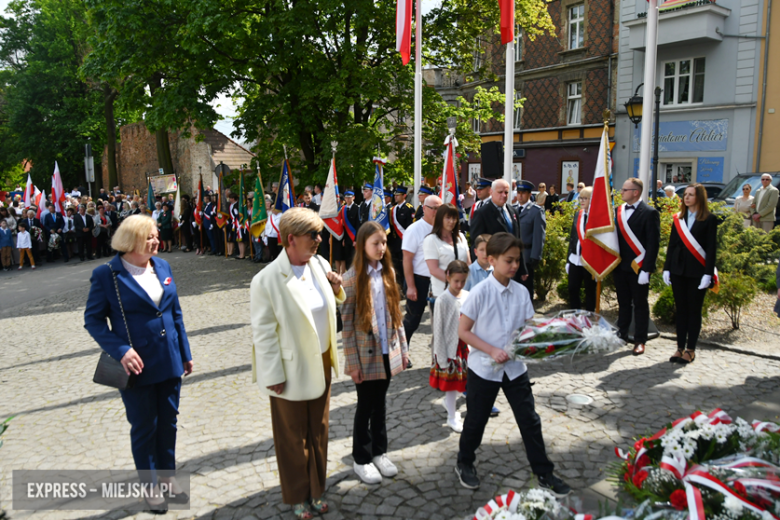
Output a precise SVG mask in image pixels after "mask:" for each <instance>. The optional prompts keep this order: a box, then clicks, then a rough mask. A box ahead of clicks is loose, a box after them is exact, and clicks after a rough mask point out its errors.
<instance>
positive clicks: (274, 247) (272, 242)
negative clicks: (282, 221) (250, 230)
mask: <svg viewBox="0 0 780 520" xmlns="http://www.w3.org/2000/svg"><path fill="white" fill-rule="evenodd" d="M268 251H269V252H270V253H271V262H273V261H274V260H276V257H277V256H279V253H281V252H282V248H281V246H280V245H279V239H278V238H276V237H268Z"/></svg>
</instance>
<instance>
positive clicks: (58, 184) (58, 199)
mask: <svg viewBox="0 0 780 520" xmlns="http://www.w3.org/2000/svg"><path fill="white" fill-rule="evenodd" d="M51 200H52V202H53V203H54V211H55V212H57V213H59V214H61V215H64V214H65V210H64V209H63V204H64V203H65V200H66V199H65V189H64V188H63V187H62V177H61V176H60V167H59V166H58V165H57V161H54V174H53V175H52V177H51Z"/></svg>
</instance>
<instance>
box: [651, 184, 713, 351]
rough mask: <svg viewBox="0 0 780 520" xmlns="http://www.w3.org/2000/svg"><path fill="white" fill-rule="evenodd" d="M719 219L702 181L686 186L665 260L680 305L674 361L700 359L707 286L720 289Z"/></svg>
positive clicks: (667, 276)
mask: <svg viewBox="0 0 780 520" xmlns="http://www.w3.org/2000/svg"><path fill="white" fill-rule="evenodd" d="M717 240H718V220H717V219H716V218H715V216H714V215H713V214H712V213H710V210H709V208H708V207H707V191H706V189H705V188H704V186H702V185H701V184H691V185H689V186H688V187H687V188H685V194H684V195H683V200H682V204H681V205H680V213H679V214H677V215H675V216H674V222H673V225H672V233H671V235H670V236H669V247H668V248H667V250H666V262H665V263H664V273H663V277H664V282H665V283H666V285H671V286H672V292H673V293H674V304H675V308H676V309H677V317H676V320H677V352H675V353H674V355H672V357H671V358H669V361H671V362H672V363H681V364H684V365H687V364H689V363H692V362H693V360H694V359H696V342H697V341H698V339H699V333H700V332H701V311H702V307H703V305H704V296H705V295H706V294H707V290H708V289H710V288H713V290H714V291H717V284H718V275H717V270H716V269H715V256H716V255H717V248H718V244H717Z"/></svg>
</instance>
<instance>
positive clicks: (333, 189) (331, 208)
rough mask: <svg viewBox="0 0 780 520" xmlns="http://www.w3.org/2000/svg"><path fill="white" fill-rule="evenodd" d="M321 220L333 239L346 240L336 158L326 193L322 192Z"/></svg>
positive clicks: (331, 167)
mask: <svg viewBox="0 0 780 520" xmlns="http://www.w3.org/2000/svg"><path fill="white" fill-rule="evenodd" d="M320 218H321V219H322V222H323V224H325V229H327V230H328V231H329V232H330V234H331V235H333V238H335V239H336V240H341V239H342V238H344V222H342V220H341V212H340V211H339V182H338V179H337V178H336V158H335V157H333V158H332V159H331V160H330V170H329V171H328V180H327V181H326V182H325V191H323V192H322V205H321V206H320Z"/></svg>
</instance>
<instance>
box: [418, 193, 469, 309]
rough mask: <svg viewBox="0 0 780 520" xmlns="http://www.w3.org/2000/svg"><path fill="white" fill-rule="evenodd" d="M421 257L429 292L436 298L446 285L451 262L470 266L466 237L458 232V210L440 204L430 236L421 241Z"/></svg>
mask: <svg viewBox="0 0 780 520" xmlns="http://www.w3.org/2000/svg"><path fill="white" fill-rule="evenodd" d="M423 257H424V258H425V263H426V264H428V270H429V271H430V272H431V292H433V297H434V298H436V297H438V296H439V295H440V294H441V293H443V292H444V289H445V287H446V285H447V275H446V273H445V270H446V269H447V266H448V265H450V262H452V261H453V260H461V261H463V262H466V264H468V265H471V258H470V257H469V246H468V242H466V237H465V236H463V233H461V232H460V221H459V213H458V208H456V207H455V206H453V205H452V204H442V205H441V206H439V209H438V210H436V219H435V220H434V221H433V230H432V231H431V234H430V235H428V236H427V237H425V240H423Z"/></svg>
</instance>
